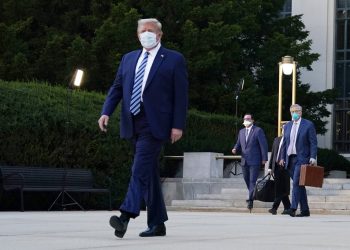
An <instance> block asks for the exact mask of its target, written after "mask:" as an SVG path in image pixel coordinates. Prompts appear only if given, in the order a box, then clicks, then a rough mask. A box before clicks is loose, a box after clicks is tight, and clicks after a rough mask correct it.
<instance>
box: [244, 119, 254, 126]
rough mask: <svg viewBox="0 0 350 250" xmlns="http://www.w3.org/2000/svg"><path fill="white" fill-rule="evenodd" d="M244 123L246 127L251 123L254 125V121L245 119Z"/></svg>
mask: <svg viewBox="0 0 350 250" xmlns="http://www.w3.org/2000/svg"><path fill="white" fill-rule="evenodd" d="M243 125H244V126H245V127H249V126H250V125H252V122H251V121H247V120H244V122H243Z"/></svg>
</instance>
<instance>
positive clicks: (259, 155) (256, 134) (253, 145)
mask: <svg viewBox="0 0 350 250" xmlns="http://www.w3.org/2000/svg"><path fill="white" fill-rule="evenodd" d="M245 130H246V129H245V128H243V129H241V130H240V131H239V134H238V139H237V143H236V145H235V146H234V149H236V152H237V153H238V152H241V155H242V160H241V164H242V166H244V165H245V164H247V165H249V166H260V165H261V164H262V161H267V151H268V147H267V140H266V137H265V133H264V131H263V130H262V129H261V128H259V127H257V126H255V125H253V126H252V128H251V131H250V133H249V136H248V140H247V142H246V141H245Z"/></svg>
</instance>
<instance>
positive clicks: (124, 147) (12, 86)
mask: <svg viewBox="0 0 350 250" xmlns="http://www.w3.org/2000/svg"><path fill="white" fill-rule="evenodd" d="M0 98H1V104H0V138H1V143H0V164H7V165H22V166H50V167H69V168H89V169H91V170H93V172H94V174H95V176H96V178H97V182H98V184H100V185H104V186H105V185H107V178H105V177H106V176H109V177H111V178H112V180H113V181H114V184H113V187H112V190H113V197H114V200H113V204H114V205H115V206H118V205H119V204H120V202H121V201H122V199H123V197H124V194H125V192H126V189H127V185H128V181H129V177H130V165H131V160H132V147H131V144H130V143H129V142H128V141H125V140H121V139H120V138H119V112H120V110H119V109H117V110H116V112H115V114H114V115H113V117H112V118H111V121H110V123H109V126H108V133H102V132H100V130H99V128H98V124H97V120H98V118H99V116H100V111H101V107H102V105H103V102H104V99H105V94H101V93H96V92H86V91H79V90H74V91H70V90H68V89H65V88H63V87H61V86H50V85H48V84H43V83H40V84H38V83H35V82H29V83H22V82H5V81H0ZM241 122H242V120H241V119H239V120H238V121H237V123H238V125H239V127H241ZM235 124H236V120H235V119H234V117H233V116H232V117H231V116H226V115H217V114H208V113H203V112H198V111H195V110H190V111H189V114H188V121H187V128H186V130H185V134H184V138H183V139H182V140H180V141H179V142H178V143H175V144H170V143H169V144H167V145H165V148H164V150H163V152H162V154H165V155H182V154H183V152H205V151H210V152H223V153H225V154H231V153H230V152H231V149H232V145H233V144H234V143H235V141H236V135H235V131H234V128H235ZM258 125H259V126H261V127H263V128H264V130H265V132H266V134H267V136H268V138H269V141H270V142H271V140H272V139H273V134H274V128H272V127H269V126H267V125H266V124H258ZM269 145H270V146H271V144H269ZM167 164H168V163H167ZM161 170H162V172H163V173H165V174H164V175H165V176H171V175H172V174H171V173H167V171H170V172H171V171H173V169H172V168H171V167H168V165H167V168H165V167H164V166H163V167H162V168H161ZM169 174H170V175H169ZM34 199H35V198H34ZM102 199H103V198H100V197H99V196H97V197H96V199H95V200H94V203H93V205H92V207H93V208H102V207H103V208H105V207H107V200H106V199H104V200H102ZM30 201H31V200H29V202H30ZM29 202H28V209H30V204H29ZM32 203H33V204H34V203H35V202H34V201H33V202H32ZM33 204H32V207H31V208H36V207H35V206H34V205H33ZM45 208H47V207H42V209H45ZM38 209H40V207H38Z"/></svg>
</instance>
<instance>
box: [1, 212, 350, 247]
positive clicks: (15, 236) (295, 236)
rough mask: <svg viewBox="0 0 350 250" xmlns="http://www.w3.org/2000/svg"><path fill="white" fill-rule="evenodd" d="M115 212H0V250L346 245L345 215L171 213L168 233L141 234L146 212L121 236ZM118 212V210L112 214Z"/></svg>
mask: <svg viewBox="0 0 350 250" xmlns="http://www.w3.org/2000/svg"><path fill="white" fill-rule="evenodd" d="M113 214H115V213H114V212H106V211H94V212H69V211H65V212H23V213H21V212H1V213H0V249H1V250H90V249H98V250H101V249H107V250H109V249H126V250H130V249H137V250H142V249H151V250H158V249H159V250H173V249H174V250H175V249H176V250H182V249H191V250H197V249H199V250H202V249H210V250H212V249H215V250H221V249H230V250H233V249H244V250H249V249H259V250H262V249H268V250H273V249H279V250H280V249H283V250H284V249H293V250H295V249H298V250H300V249H318V250H319V249H337V250H339V249H350V216H346V215H311V217H309V218H292V217H290V216H285V215H275V216H273V215H270V214H267V213H257V214H254V213H252V214H249V213H229V212H181V211H170V212H169V221H168V222H167V223H166V226H167V236H165V237H155V238H140V237H139V236H138V234H139V232H141V231H143V230H144V229H145V225H146V213H145V212H143V213H142V214H141V216H140V217H139V218H137V219H136V220H131V221H130V223H129V228H128V231H127V233H126V235H125V236H124V238H123V239H118V238H116V237H115V236H114V232H113V230H112V228H110V227H109V225H108V220H109V217H110V216H111V215H113ZM117 214H118V213H117Z"/></svg>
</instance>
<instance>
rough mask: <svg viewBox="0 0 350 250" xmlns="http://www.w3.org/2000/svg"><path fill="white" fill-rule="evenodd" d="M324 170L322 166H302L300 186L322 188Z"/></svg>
mask: <svg viewBox="0 0 350 250" xmlns="http://www.w3.org/2000/svg"><path fill="white" fill-rule="evenodd" d="M323 176H324V168H323V167H320V166H312V165H301V169H300V178H299V186H310V187H320V188H321V187H322V184H323Z"/></svg>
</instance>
